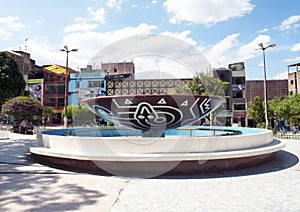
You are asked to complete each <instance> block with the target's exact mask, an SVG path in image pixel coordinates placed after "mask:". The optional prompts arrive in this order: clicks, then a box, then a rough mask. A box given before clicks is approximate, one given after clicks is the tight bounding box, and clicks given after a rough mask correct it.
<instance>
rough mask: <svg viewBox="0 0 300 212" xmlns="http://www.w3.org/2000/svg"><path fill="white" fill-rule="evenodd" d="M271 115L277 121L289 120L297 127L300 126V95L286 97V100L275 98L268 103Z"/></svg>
mask: <svg viewBox="0 0 300 212" xmlns="http://www.w3.org/2000/svg"><path fill="white" fill-rule="evenodd" d="M268 104H269V111H270V113H269V115H270V116H272V117H274V118H275V119H276V120H277V121H279V120H289V121H290V123H291V124H292V125H294V126H296V127H299V125H300V107H299V105H300V95H299V94H295V95H292V96H286V97H285V98H284V99H282V100H280V99H279V98H274V99H272V100H270V101H269V102H268Z"/></svg>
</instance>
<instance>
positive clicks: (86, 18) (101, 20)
mask: <svg viewBox="0 0 300 212" xmlns="http://www.w3.org/2000/svg"><path fill="white" fill-rule="evenodd" d="M299 8H300V1H299V0H286V1H280V0H279V1H274V0H218V1H216V0H184V1H182V0H153V1H151V0H150V1H141V0H75V1H71V0H66V1H61V0H51V1H49V0H44V1H40V0H27V1H20V0H10V1H3V2H2V3H1V8H0V51H4V50H9V51H11V50H26V51H27V52H29V53H30V54H31V57H32V59H34V60H36V64H37V65H44V64H54V63H57V64H62V65H63V64H65V55H64V53H62V52H60V51H59V49H60V48H62V47H63V46H64V45H68V46H69V48H78V49H79V51H78V52H76V53H75V52H74V53H73V52H72V55H71V54H70V55H69V65H70V67H72V68H73V69H75V70H76V69H78V68H82V67H85V66H86V64H87V63H88V61H89V60H90V59H91V58H92V57H93V56H94V55H95V54H96V53H97V52H99V51H100V50H101V49H103V48H104V47H106V46H108V45H110V44H112V43H114V42H117V41H119V40H120V39H124V38H126V37H129V36H134V35H142V34H163V35H168V36H171V37H174V38H177V39H180V40H182V41H184V42H187V43H189V44H190V45H192V46H194V47H195V48H197V49H198V50H199V52H200V53H201V54H202V55H203V56H204V57H205V58H207V60H208V61H209V62H210V64H211V65H212V67H213V68H219V67H227V65H228V64H229V63H233V62H239V61H244V62H245V66H246V74H247V79H263V67H262V52H261V51H260V50H257V49H258V45H257V44H258V43H263V44H264V45H265V46H267V45H269V44H273V43H275V44H276V47H274V48H268V49H267V50H266V65H267V77H268V79H274V78H280V79H282V78H287V75H286V71H287V65H289V64H293V63H298V62H300V30H299V26H300V10H299ZM141 61H142V60H138V59H137V62H136V61H134V62H136V63H137V64H136V69H137V71H138V69H148V70H150V69H154V68H155V67H158V66H159V67H160V69H163V68H164V65H163V62H164V61H163V60H157V59H153V58H152V59H151V60H148V61H147V62H146V59H145V60H144V61H143V62H141ZM103 62H107V61H103ZM139 63H142V64H139ZM159 63H161V64H159ZM165 65H166V64H165ZM173 65H174V64H173ZM147 66H148V67H147ZM171 66H172V65H171ZM175 67H176V66H175ZM177 68H178V69H180V66H178V67H177Z"/></svg>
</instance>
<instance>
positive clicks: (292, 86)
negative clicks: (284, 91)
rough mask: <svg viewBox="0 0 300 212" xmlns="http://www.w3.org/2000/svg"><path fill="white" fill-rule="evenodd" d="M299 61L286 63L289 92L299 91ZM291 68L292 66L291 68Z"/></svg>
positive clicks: (291, 93)
mask: <svg viewBox="0 0 300 212" xmlns="http://www.w3.org/2000/svg"><path fill="white" fill-rule="evenodd" d="M299 66H300V63H295V64H291V65H288V89H289V94H290V95H293V94H296V93H300V70H299ZM291 68H293V69H292V70H291Z"/></svg>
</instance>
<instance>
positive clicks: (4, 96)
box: [0, 52, 26, 106]
mask: <svg viewBox="0 0 300 212" xmlns="http://www.w3.org/2000/svg"><path fill="white" fill-rule="evenodd" d="M25 86H26V82H25V80H24V78H23V75H22V73H21V72H20V71H19V69H18V65H17V63H16V61H15V60H14V59H13V58H12V57H11V56H10V55H8V54H7V53H5V52H0V106H1V105H2V104H3V103H4V102H6V101H7V100H8V99H10V98H13V97H15V96H19V95H20V94H21V93H22V92H23V91H24V88H25Z"/></svg>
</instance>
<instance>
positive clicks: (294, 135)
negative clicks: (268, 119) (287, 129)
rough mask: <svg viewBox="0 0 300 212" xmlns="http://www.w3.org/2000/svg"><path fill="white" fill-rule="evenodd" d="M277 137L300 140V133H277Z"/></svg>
mask: <svg viewBox="0 0 300 212" xmlns="http://www.w3.org/2000/svg"><path fill="white" fill-rule="evenodd" d="M274 137H275V138H279V139H292V140H300V134H275V135H274Z"/></svg>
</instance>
